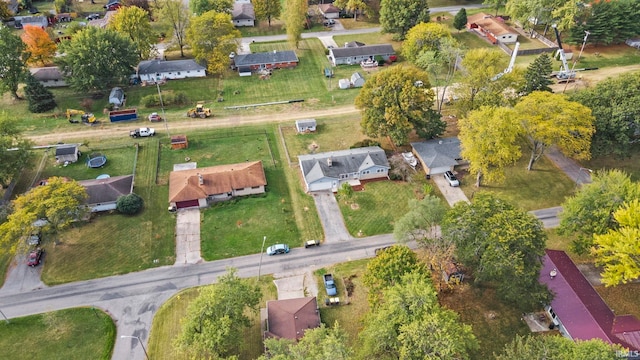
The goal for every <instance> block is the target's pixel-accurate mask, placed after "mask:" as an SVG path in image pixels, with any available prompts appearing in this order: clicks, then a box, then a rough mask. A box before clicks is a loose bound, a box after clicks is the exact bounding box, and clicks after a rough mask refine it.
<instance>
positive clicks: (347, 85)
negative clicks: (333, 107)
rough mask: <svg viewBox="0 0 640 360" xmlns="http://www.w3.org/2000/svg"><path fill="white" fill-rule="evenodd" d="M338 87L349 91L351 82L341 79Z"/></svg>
mask: <svg viewBox="0 0 640 360" xmlns="http://www.w3.org/2000/svg"><path fill="white" fill-rule="evenodd" d="M338 87H339V88H340V89H343V90H344V89H348V88H350V87H351V81H349V79H340V80H338Z"/></svg>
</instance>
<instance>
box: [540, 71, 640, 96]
mask: <svg viewBox="0 0 640 360" xmlns="http://www.w3.org/2000/svg"><path fill="white" fill-rule="evenodd" d="M638 70H640V64H636V65H628V66H614V67H606V68H602V69H598V70H590V71H580V72H578V73H577V74H576V81H574V82H571V83H568V84H566V83H562V84H553V85H551V89H552V90H553V92H555V93H562V92H565V93H566V92H574V91H577V90H583V89H584V88H588V87H591V86H594V85H596V84H597V83H599V82H600V81H602V80H606V79H607V78H610V77H616V76H619V75H620V74H623V73H627V72H632V71H638Z"/></svg>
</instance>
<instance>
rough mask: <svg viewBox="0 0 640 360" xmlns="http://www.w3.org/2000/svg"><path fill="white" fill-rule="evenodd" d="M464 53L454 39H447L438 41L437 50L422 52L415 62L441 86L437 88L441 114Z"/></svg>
mask: <svg viewBox="0 0 640 360" xmlns="http://www.w3.org/2000/svg"><path fill="white" fill-rule="evenodd" d="M463 53H464V51H463V49H462V47H461V45H460V44H459V43H458V42H457V41H456V40H455V39H454V38H452V37H445V38H442V39H440V41H438V47H437V48H436V49H435V50H429V51H422V52H420V53H419V54H418V56H417V57H416V59H415V61H414V63H415V64H416V66H418V67H419V68H421V69H423V70H426V71H427V72H428V73H429V74H430V75H431V76H432V79H434V80H435V82H436V83H437V84H439V85H440V86H439V87H437V88H436V105H437V109H438V112H439V113H442V107H443V105H444V103H445V101H446V100H447V98H446V95H447V89H448V88H449V86H450V85H451V83H452V82H453V77H454V75H455V74H456V70H457V66H456V65H457V62H458V59H459V58H461V57H462V55H463Z"/></svg>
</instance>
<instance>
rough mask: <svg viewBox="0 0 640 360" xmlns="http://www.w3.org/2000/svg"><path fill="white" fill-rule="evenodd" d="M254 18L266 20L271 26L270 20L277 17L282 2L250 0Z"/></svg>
mask: <svg viewBox="0 0 640 360" xmlns="http://www.w3.org/2000/svg"><path fill="white" fill-rule="evenodd" d="M251 3H252V4H253V10H254V12H255V14H256V20H258V21H262V20H267V21H268V23H269V27H271V20H273V19H278V18H279V17H280V13H281V12H282V4H281V3H280V1H279V0H252V1H251Z"/></svg>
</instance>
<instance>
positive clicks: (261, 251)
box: [258, 236, 267, 283]
mask: <svg viewBox="0 0 640 360" xmlns="http://www.w3.org/2000/svg"><path fill="white" fill-rule="evenodd" d="M265 241H267V237H266V236H265V237H263V238H262V248H261V249H260V264H258V283H259V282H260V270H261V269H262V255H264V243H265Z"/></svg>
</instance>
